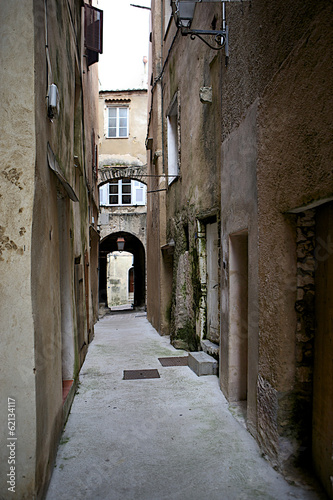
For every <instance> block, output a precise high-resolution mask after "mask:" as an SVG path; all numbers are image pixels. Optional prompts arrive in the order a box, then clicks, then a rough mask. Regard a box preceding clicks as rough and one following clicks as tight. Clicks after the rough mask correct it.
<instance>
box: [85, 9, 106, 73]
mask: <svg viewBox="0 0 333 500" xmlns="http://www.w3.org/2000/svg"><path fill="white" fill-rule="evenodd" d="M84 11H85V18H84V19H85V23H84V35H85V46H86V50H87V64H88V66H90V65H91V64H94V63H95V62H98V57H99V56H98V54H102V53H103V11H102V10H100V9H96V7H92V6H91V5H87V4H85V6H84Z"/></svg>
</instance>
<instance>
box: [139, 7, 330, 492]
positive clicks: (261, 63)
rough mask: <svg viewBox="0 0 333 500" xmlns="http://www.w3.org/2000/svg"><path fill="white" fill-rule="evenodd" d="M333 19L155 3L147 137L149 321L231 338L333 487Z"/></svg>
mask: <svg viewBox="0 0 333 500" xmlns="http://www.w3.org/2000/svg"><path fill="white" fill-rule="evenodd" d="M187 9H189V10H187ZM172 11H173V16H172ZM175 19H176V20H177V22H178V26H176V23H175ZM332 20H333V16H332V4H331V2H330V1H328V0H320V1H318V2H316V3H313V2H311V1H310V0H309V1H305V2H304V1H298V0H296V1H293V2H291V1H290V0H285V1H283V2H278V3H276V2H275V3H274V2H270V3H268V2H266V1H264V0H256V1H255V2H253V1H242V2H240V1H236V0H234V1H233V0H231V1H230V2H223V1H222V2H213V1H212V2H208V1H205V0H204V1H202V2H195V1H193V2H186V3H184V2H183V1H182V0H177V1H172V2H170V3H169V2H168V1H162V0H153V1H152V35H151V40H152V44H151V59H150V60H151V82H150V83H151V86H150V95H149V123H148V135H147V149H148V174H149V175H152V177H149V184H148V191H155V192H154V193H152V194H151V196H149V197H148V211H147V227H148V246H147V256H148V269H147V277H148V285H149V286H148V297H147V308H148V318H149V319H150V321H151V322H152V324H153V325H154V326H155V328H157V329H158V331H159V332H160V333H161V334H165V333H170V335H171V341H172V342H173V344H174V345H175V346H180V347H184V346H185V347H187V348H188V349H190V350H195V349H200V346H201V345H202V339H208V340H211V341H212V342H213V343H215V344H219V346H220V347H219V360H220V385H221V389H222V391H223V392H224V394H225V395H226V397H227V398H228V400H229V401H230V402H233V403H242V405H243V406H244V407H245V409H246V412H247V416H246V418H247V427H248V429H249V431H250V432H251V433H252V434H253V436H254V437H255V438H256V439H257V440H258V442H259V444H260V446H261V449H262V450H263V452H264V453H265V454H266V455H267V456H268V457H269V459H270V460H271V462H272V463H273V464H274V465H275V466H276V467H278V468H279V469H281V470H284V471H285V472H286V473H290V471H291V470H292V469H293V468H294V467H297V466H300V465H303V464H304V463H306V464H310V463H311V464H313V466H314V470H315V472H316V474H317V476H318V477H319V479H320V481H321V482H322V484H323V486H324V488H325V489H326V491H327V493H328V495H329V496H330V498H333V490H332V477H333V462H332V444H333V426H332V415H333V407H332V404H333V383H332V374H333V365H332V363H333V361H332V360H333V342H332V336H333V331H332V310H333V309H332V303H333V295H332V286H331V284H330V283H331V282H332V279H331V277H332V262H333V261H332V259H333V257H332V245H331V241H332V237H333V235H332V200H333V181H332V164H331V163H332V161H331V160H332V113H331V109H332V104H333V103H332V98H333V95H332V94H333V92H332V89H333V86H332V83H333V75H332V68H333V65H332V62H333V58H332V55H333V54H332V34H333V30H332ZM189 28H190V29H192V30H211V31H214V32H219V31H220V32H221V31H222V34H221V33H214V34H213V35H211V36H210V35H207V34H202V33H201V34H200V33H199V35H200V36H201V38H204V40H205V41H208V42H209V44H210V45H211V47H209V46H207V45H206V44H205V43H203V40H202V39H201V40H200V38H199V37H198V36H197V33H193V32H192V35H191V33H190V32H189ZM182 35H184V36H182ZM216 37H217V38H216ZM191 38H192V39H191ZM161 40H162V43H161ZM225 42H226V43H225ZM214 49H221V50H214Z"/></svg>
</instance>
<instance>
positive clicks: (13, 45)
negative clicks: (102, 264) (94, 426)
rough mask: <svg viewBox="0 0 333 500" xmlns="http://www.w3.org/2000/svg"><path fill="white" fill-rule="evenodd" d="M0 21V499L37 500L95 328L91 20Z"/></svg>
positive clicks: (6, 6)
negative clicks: (0, 341)
mask: <svg viewBox="0 0 333 500" xmlns="http://www.w3.org/2000/svg"><path fill="white" fill-rule="evenodd" d="M0 12H1V21H0V40H1V41H0V60H1V68H2V70H1V77H0V93H1V100H0V101H1V102H0V110H1V111H0V115H1V120H0V121H1V126H2V133H1V141H0V148H1V155H0V156H1V168H0V186H1V194H0V206H1V222H0V224H1V228H0V234H1V237H0V265H1V301H0V317H1V338H2V343H3V348H2V349H1V362H0V366H1V368H0V370H1V384H0V386H1V401H2V404H1V410H0V422H1V427H2V432H1V451H0V462H1V468H0V491H1V498H3V499H7V498H13V497H15V498H20V499H22V500H23V499H32V498H36V499H40V498H43V497H44V495H45V491H46V488H47V485H48V481H49V478H50V475H51V472H52V467H53V462H54V459H55V454H56V450H57V445H58V442H59V439H60V435H61V432H62V429H63V426H64V423H65V421H66V419H67V416H68V412H69V408H70V405H71V402H72V399H73V397H74V393H75V390H76V387H77V382H78V373H79V370H80V367H81V365H82V363H83V360H84V358H85V354H86V352H87V347H88V344H89V342H90V340H91V339H92V337H93V335H94V323H95V322H96V321H97V317H98V293H97V292H98V241H99V236H98V232H97V216H98V190H97V148H96V146H97V143H98V122H97V108H98V87H97V85H98V77H97V65H96V64H93V63H94V62H95V61H97V60H98V54H99V53H100V51H101V50H102V47H101V36H98V37H97V39H98V42H99V43H98V44H97V45H96V44H95V45H94V44H93V43H92V42H93V41H94V40H95V41H97V40H96V39H94V37H93V39H92V37H91V36H90V35H91V30H92V29H93V28H96V27H97V26H98V28H99V29H98V32H97V34H99V35H101V28H102V13H101V11H99V10H94V9H93V8H92V7H91V2H87V3H86V4H85V2H83V1H81V0H69V1H66V2H65V1H64V2H63V1H61V2H60V1H57V0H28V1H25V2H21V1H19V0H13V1H11V2H7V1H4V0H1V1H0ZM95 34H96V32H95ZM9 419H10V421H11V425H10V427H8V422H9ZM13 423H14V424H13ZM12 424H13V425H12ZM9 432H11V434H9ZM8 438H11V439H12V441H10V442H11V443H12V448H11V449H10V450H9V448H8V447H7V444H8V442H9V441H8ZM10 488H11V489H10Z"/></svg>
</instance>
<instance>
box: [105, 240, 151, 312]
mask: <svg viewBox="0 0 333 500" xmlns="http://www.w3.org/2000/svg"><path fill="white" fill-rule="evenodd" d="M118 238H124V240H125V247H124V251H125V252H129V253H131V254H132V255H133V271H131V273H133V277H132V283H133V284H134V300H133V304H134V307H135V308H139V307H140V308H141V307H145V304H146V263H145V249H144V246H143V244H142V243H141V241H140V240H139V239H138V238H137V237H136V236H134V235H133V234H131V233H128V232H125V231H119V232H116V233H111V234H109V235H108V236H106V237H105V238H104V239H103V240H102V241H101V243H100V248H99V302H100V304H104V305H105V306H106V307H107V306H108V294H107V256H108V255H109V254H110V253H112V252H116V251H117V250H118V247H117V239H118Z"/></svg>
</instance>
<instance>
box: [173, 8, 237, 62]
mask: <svg viewBox="0 0 333 500" xmlns="http://www.w3.org/2000/svg"><path fill="white" fill-rule="evenodd" d="M202 2H219V3H221V4H222V29H221V30H200V29H192V28H191V24H192V20H193V16H194V9H195V4H196V3H202ZM171 6H172V16H173V18H174V20H175V23H176V26H177V28H180V29H181V34H182V35H183V36H187V35H190V38H191V40H194V39H195V37H197V38H200V40H202V41H203V42H204V43H205V44H206V45H208V47H210V48H211V49H213V50H220V49H222V48H223V47H225V52H226V54H225V55H226V57H228V55H229V54H228V26H227V25H226V14H225V1H223V0H171ZM207 36H208V37H214V43H215V46H213V45H211V43H209V42H208V41H207V40H205V38H203V37H207Z"/></svg>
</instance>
